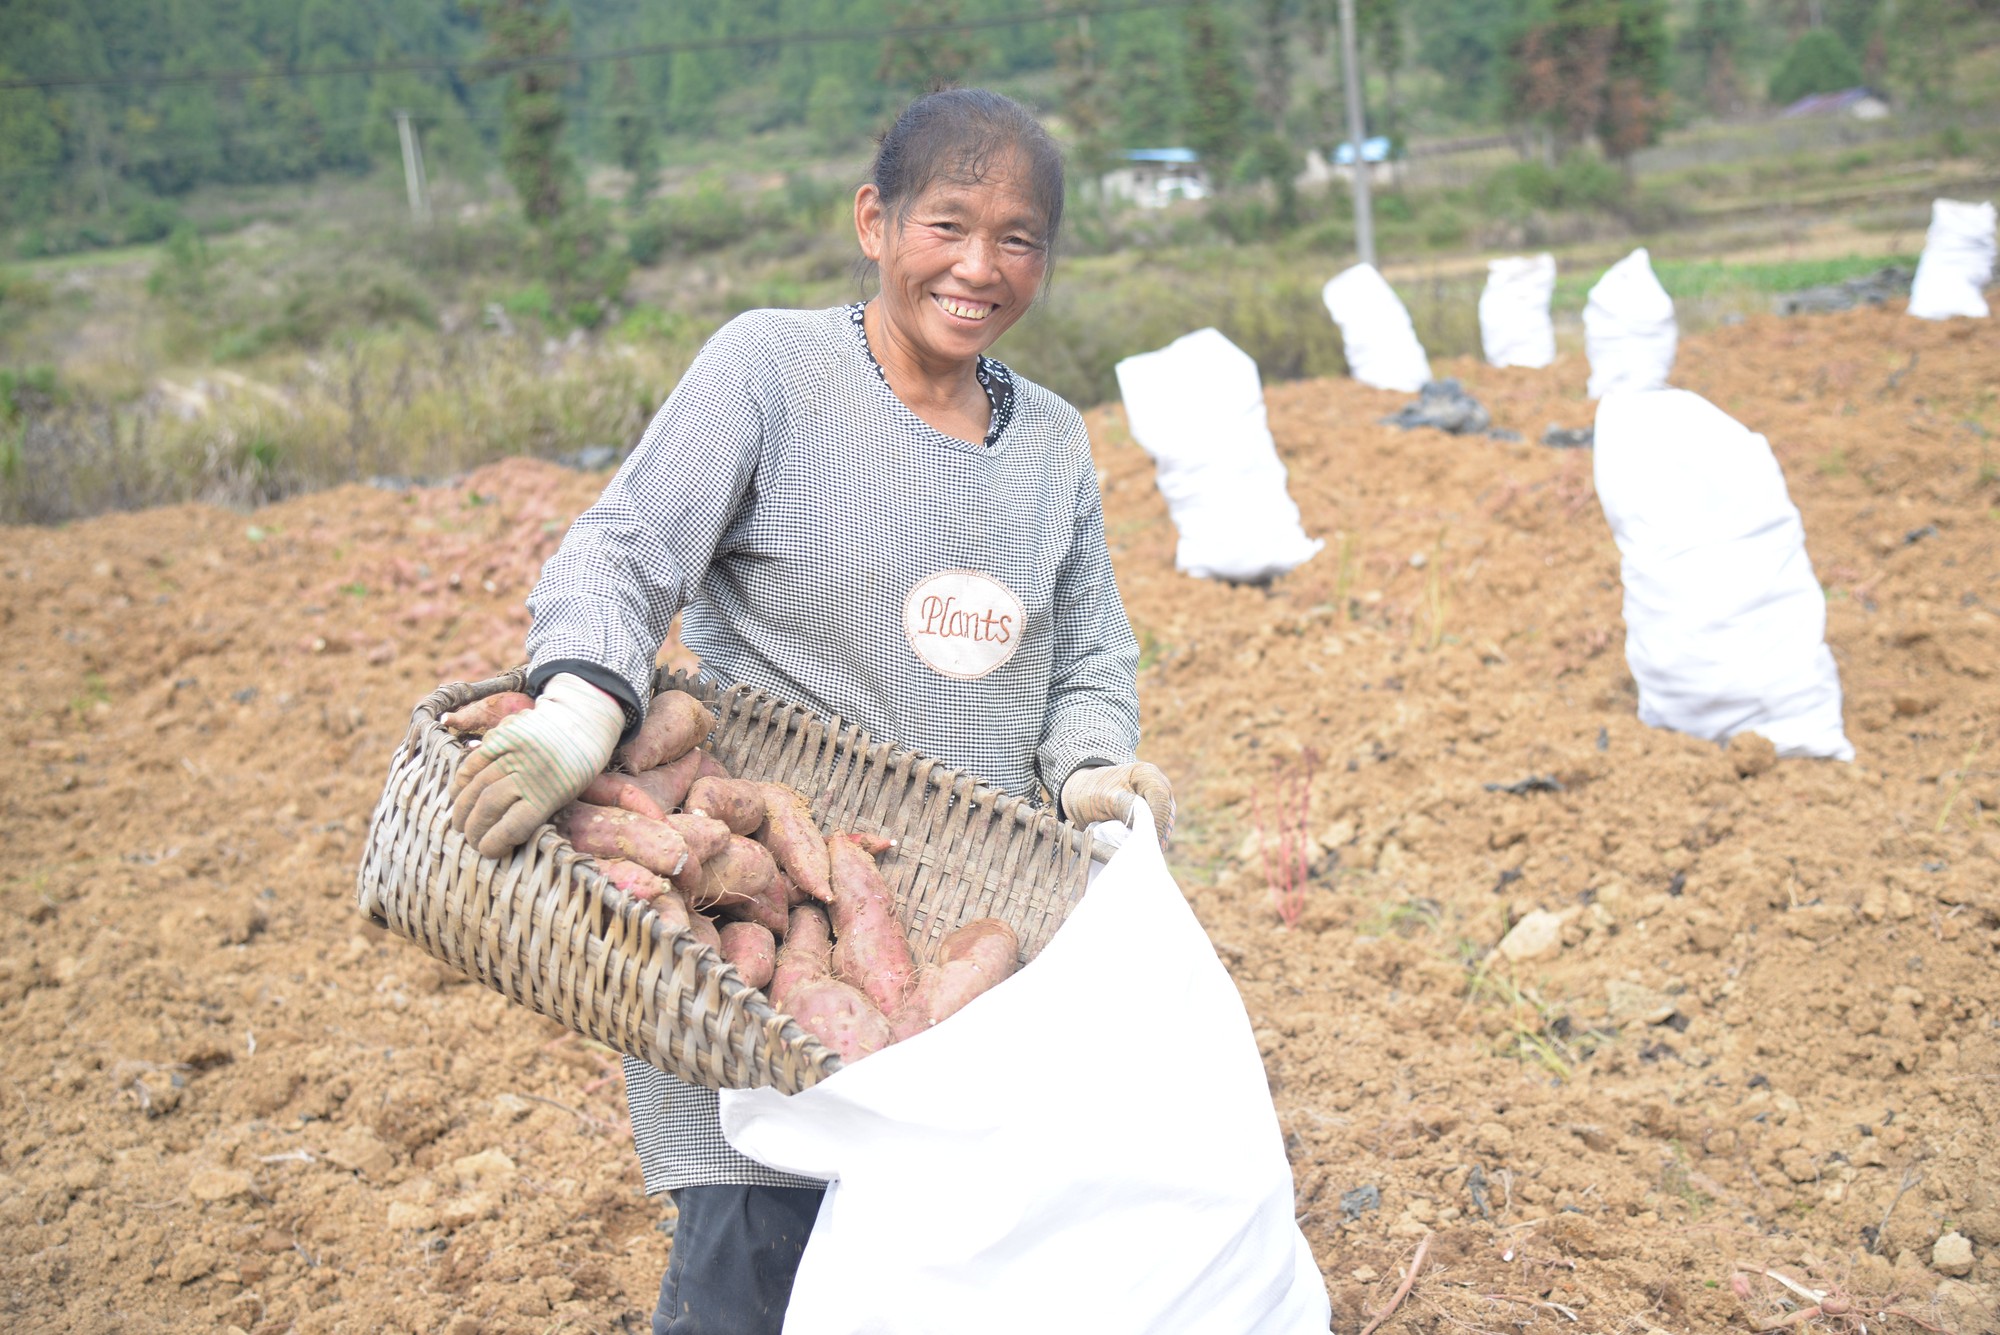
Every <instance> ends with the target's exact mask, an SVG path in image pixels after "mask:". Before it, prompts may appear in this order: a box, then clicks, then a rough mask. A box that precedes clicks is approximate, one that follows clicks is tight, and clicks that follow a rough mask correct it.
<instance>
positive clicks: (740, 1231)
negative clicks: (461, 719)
mask: <svg viewBox="0 0 2000 1335" xmlns="http://www.w3.org/2000/svg"><path fill="white" fill-rule="evenodd" d="M1062 204H1063V174H1062V158H1061V155H1060V152H1059V151H1058V149H1057V148H1056V146H1055V144H1054V142H1053V141H1052V140H1051V139H1050V138H1049V136H1048V134H1047V133H1046V132H1045V131H1044V130H1043V129H1042V127H1041V126H1040V125H1039V124H1037V123H1036V122H1035V120H1034V118H1033V117H1032V116H1030V115H1029V114H1028V113H1027V112H1026V111H1025V110H1023V109H1022V108H1021V107H1020V106H1019V105H1017V104H1016V103H1014V102H1012V101H1010V100H1008V99H1007V98H1004V97H1001V96H999V95H997V94H994V93H990V92H985V91H983V90H978V89H954V90H949V91H945V92H940V93H934V94H932V95H930V96H928V97H925V98H921V99H919V100H918V101H917V102H915V103H913V104H912V105H911V106H909V107H908V108H907V109H906V110H905V111H904V112H903V113H902V115H901V116H900V117H899V118H898V119H897V121H896V123H895V125H894V127H893V128H891V129H890V131H889V133H888V134H887V135H886V136H884V138H883V140H882V143H881V146H880V149H879V151H878V153H877V155H876V159H875V165H874V168H873V171H872V172H871V174H870V179H869V181H868V183H867V184H865V185H863V186H861V187H860V189H859V190H857V191H856V192H855V197H854V223H855V231H856V233H857V235H858V237H859V239H860V243H861V250H862V253H863V255H864V256H865V257H866V259H867V260H868V261H869V262H870V263H871V264H872V265H874V266H875V267H876V268H877V269H878V271H879V274H880V279H881V290H880V292H879V294H878V295H877V296H876V297H875V298H874V299H873V300H871V301H868V302H866V303H861V304H856V305H853V306H848V307H838V308H835V309H833V310H827V311H752V312H750V313H748V314H745V315H742V316H739V317H737V318H736V319H734V320H732V321H730V322H729V324H727V325H725V326H724V327H723V328H722V329H721V330H720V331H719V332H718V333H717V334H716V335H715V337H714V338H712V339H711V340H710V341H709V343H708V345H707V346H706V347H705V348H703V350H702V352H701V355H700V356H699V357H697V358H696V359H695V362H694V365H693V366H692V367H690V368H689V370H688V373H687V375H686V377H685V378H683V379H682V381H681V383H680V384H679V386H677V387H676V388H675V390H674V392H673V394H672V395H671V396H670V397H669V398H668V399H667V402H666V404H665V406H664V407H662V408H661V409H660V412H659V415H658V416H657V417H655V418H654V419H653V423H652V425H651V426H650V427H649V428H648V429H647V431H646V434H645V436H644V438H643V439H642V440H641V441H640V443H639V446H638V448H637V449H636V450H634V451H633V453H632V456H631V458H629V459H628V460H626V462H625V465H624V466H623V467H622V468H621V469H620V470H619V471H618V474H617V476H616V477H614V478H613V479H612V481H611V484H610V485H609V486H608V487H607V488H606V489H605V492H604V495H603V497H602V498H601V499H600V500H599V501H598V502H597V504H596V505H594V506H593V507H591V509H590V510H589V511H587V512H586V513H585V514H583V515H582V516H580V517H579V518H578V519H577V521H576V523H575V524H574V525H573V526H571V528H570V530H569V533H568V535H567V536H566V537H565V538H564V540H563V544H562V548H561V550H559V551H558V552H557V553H556V554H555V556H554V557H553V558H552V559H551V560H550V561H549V563H548V565H547V567H546V568H545V569H544V571H543V572H542V577H541V580H540V582H539V583H538V584H537V585H536V586H535V590H534V592H533V594H532V595H531V596H530V598H529V608H530V610H531V612H532V613H533V626H532V629H531V630H530V632H529V637H528V648H529V652H530V654H531V656H532V658H533V663H534V666H533V668H532V670H531V673H530V679H529V686H530V689H531V690H533V691H536V692H537V693H538V695H539V697H540V698H539V702H538V705H537V707H536V708H535V709H534V710H532V711H530V712H528V713H524V714H519V715H515V716H514V717H513V718H511V719H509V720H508V721H507V722H506V723H505V724H503V725H502V726H501V727H500V728H497V729H495V730H494V731H493V732H492V733H491V734H489V735H488V737H487V738H486V740H485V742H484V744H483V745H482V746H481V747H480V748H479V750H478V751H476V752H475V753H474V754H473V756H472V758H471V759H469V760H468V761H467V762H466V764H465V766H464V768H463V769H462V770H461V772H460V775H459V781H460V784H461V789H460V792H459V796H458V800H457V803H456V805H455V807H454V811H453V819H454V823H456V824H457V825H458V826H459V828H460V829H462V830H463V831H464V832H465V834H466V836H467V838H468V839H470V840H471V841H472V842H473V843H475V844H476V845H477V846H478V848H479V850H480V852H482V853H484V854H487V855H489V856H497V855H499V854H502V853H504V852H505V851H506V850H508V849H510V848H512V847H514V846H515V845H517V844H519V843H520V842H521V841H522V840H524V839H526V838H527V837H528V836H529V835H531V834H532V833H533V832H534V831H535V829H536V828H537V827H538V826H540V825H541V824H542V823H543V822H544V821H546V820H547V819H548V818H549V817H550V816H551V815H553V814H554V812H555V811H556V810H557V809H559V808H560V807H561V806H562V805H563V804H564V803H566V802H568V801H570V800H572V799H573V798H574V797H575V796H576V795H577V794H578V793H579V792H581V791H582V789H583V787H584V785H585V784H586V783H588V782H589V780H590V778H591V776H592V775H594V774H596V773H597V772H598V771H599V770H600V769H602V768H603V767H604V765H605V764H606V763H607V762H608V761H609V759H610V756H611V752H612V749H613V748H614V746H615V745H616V744H617V742H618V740H619V738H620V736H621V735H624V734H628V733H629V732H630V731H631V730H632V729H633V728H635V727H636V726H637V725H638V723H639V721H640V718H641V716H642V712H643V710H644V708H645V702H646V700H647V698H648V695H649V683H650V681H651V675H652V669H653V663H654V660H655V657H656V656H657V654H658V651H659V647H660V644H661V642H662V641H663V639H664V638H665V636H666V634H667V628H668V623H669V621H670V620H671V619H672V618H673V616H674V614H675V613H677V612H680V613H682V614H683V615H682V618H681V635H682V638H683V639H684V640H685V642H686V643H687V645H688V647H689V648H691V649H693V650H694V651H695V652H696V653H697V654H699V655H700V656H701V660H702V665H703V671H704V673H706V674H708V675H710V676H712V677H713V678H714V679H716V680H717V681H719V682H721V683H724V684H732V683H738V682H747V683H750V684H752V685H755V686H759V687H763V688H765V689H768V690H770V691H772V692H775V693H776V694H777V695H779V696H781V697H783V698H785V699H788V700H794V701H798V702H800V703H802V704H804V705H807V706H808V707H810V708H812V709H813V710H815V711H817V712H819V713H820V714H822V715H827V716H831V715H834V714H838V715H840V716H841V717H842V718H843V719H845V720H848V721H850V722H853V723H856V724H858V725H860V726H861V727H864V728H866V729H867V730H868V731H869V732H870V733H871V734H872V735H874V736H875V737H877V738H883V739H893V740H895V741H897V742H899V743H901V744H903V745H905V746H908V747H911V748H913V749H915V750H918V751H922V752H924V753H926V754H928V755H932V756H936V757H938V758H940V759H941V760H943V761H945V762H946V763H948V764H951V765H954V766H957V767H959V768H961V769H964V770H967V771H969V772H971V773H974V774H977V775H979V776H980V777H981V778H983V779H985V780H986V781H988V782H990V783H992V784H994V785H995V786H997V787H1000V788H1003V789H1005V790H1007V791H1009V792H1013V793H1019V794H1028V795H1032V794H1036V793H1038V792H1046V793H1048V794H1050V795H1053V796H1055V797H1056V798H1057V799H1058V803H1059V807H1060V809H1061V811H1062V812H1063V814H1064V815H1066V816H1068V817H1069V818H1070V819H1072V820H1079V821H1090V820H1105V819H1123V818H1126V817H1127V816H1129V814H1130V813H1131V811H1132V810H1133V806H1134V802H1135V800H1136V799H1138V798H1140V797H1143V798H1144V799H1145V800H1146V802H1147V803H1148V804H1149V805H1150V807H1151V808H1152V810H1153V812H1154V813H1155V819H1156V821H1157V822H1158V826H1159V831H1160V834H1161V837H1162V838H1163V839H1164V838H1165V836H1166V834H1167V833H1168V831H1169V830H1170V828H1171V824H1172V813H1173V795H1172V792H1171V790H1170V788H1169V787H1168V784H1167V780H1166V776H1165V775H1163V774H1161V773H1160V771H1159V770H1158V769H1157V768H1155V767H1154V766H1152V765H1149V764H1143V763H1139V762H1137V761H1136V760H1135V757H1134V750H1135V748H1136V746H1137V744H1138V737H1139V726H1138V719H1139V711H1138V697H1137V691H1136V687H1135V685H1134V677H1135V673H1136V668H1137V663H1138V650H1137V645H1136V643H1135V642H1134V640H1133V637H1132V628H1131V623H1130V622H1129V620H1128V619H1127V618H1126V615H1125V609H1124V605H1123V604H1122V603H1121V602H1120V600H1119V597H1118V590H1117V587H1116V585H1115V584H1114V583H1113V581H1112V573H1111V561H1110V556H1109V554H1108V552H1107V551H1106V549H1105V543H1104V515H1103V508H1102V503H1101V500H1100V497H1099V494H1098V488H1097V475H1096V471H1095V469H1094V467H1093V466H1092V464H1091V459H1090V445H1089V440H1088V438H1087V437H1086V435H1085V432H1084V427H1083V420H1082V418H1081V417H1080V416H1079V415H1078V414H1077V412H1076V410H1075V409H1074V408H1072V407H1071V406H1070V405H1069V404H1067V403H1064V402H1063V401H1062V400H1061V399H1059V398H1057V397H1056V396H1054V395H1053V394H1050V393H1049V392H1048V391H1046V390H1044V389H1042V388H1041V387H1040V386H1037V385H1034V384H1032V383H1030V382H1028V381H1026V380H1023V379H1021V378H1020V377H1018V376H1015V375H1014V374H1012V373H1011V372H1010V371H1008V369H1007V368H1006V367H1005V366H1003V365H1001V364H1000V363H999V362H997V361H994V360H993V359H991V358H989V357H987V356H986V355H985V354H986V351H987V349H988V348H990V347H992V346H993V344H994V342H995V341H996V340H997V339H998V338H999V337H1000V335H1001V334H1003V333H1005V332H1006V331H1007V330H1008V329H1009V328H1010V327H1011V326H1012V325H1013V324H1014V322H1015V321H1017V320H1019V319H1020V318H1021V316H1022V315H1023V314H1024V313H1026V311H1027V309H1028V306H1029V304H1030V303H1031V302H1032V301H1033V300H1034V298H1035V296H1036V295H1037V293H1038V292H1039V290H1040V288H1041V286H1042V282H1043V279H1044V278H1045V277H1046V275H1047V272H1048V264H1049V256H1050V254H1051V252H1052V250H1053V248H1054V245H1055V240H1056V234H1057V230H1058V228H1059V226H1060V224H1061V221H1062ZM626 1073H627V1094H628V1097H629V1098H630V1100H631V1105H632V1125H633V1133H634V1138H635V1140H636V1142H637V1145H638V1150H639V1157H640V1161H641V1164H642V1166H643V1168H644V1172H645V1179H646V1189H647V1191H648V1193H649V1194H651V1193H657V1192H660V1191H666V1192H669V1193H671V1194H672V1196H673V1197H674V1200H675V1204H676V1205H677V1206H678V1208H679V1211H680V1215H679V1222H678V1225H677V1227H676V1231H675V1235H674V1247H673V1256H672V1260H671V1263H670V1266H669V1268H668V1271H667V1275H666V1278H665V1280H664V1281H663V1283H662V1285H661V1290H660V1306H659V1309H658V1311H657V1312H656V1313H655V1314H654V1318H653V1328H654V1330H655V1331H656V1332H663V1333H664V1332H671V1333H672V1335H697V1333H698V1332H709V1331H718V1332H722V1331H726V1332H731V1333H732V1335H743V1333H744V1332H761V1331H770V1332H773V1335H775V1332H777V1331H778V1329H779V1328H780V1326H781V1325H782V1323H783V1320H784V1311H785V1304H786V1301H787V1300H788V1298H789V1296H790V1292H791V1286H792V1279H793V1276H794V1275H795V1273H796V1272H797V1268H798V1262H799V1256H800V1253H801V1251H802V1250H803V1248H804V1245H805V1239H806V1235H807V1234H808V1233H810V1232H811V1229H812V1224H813V1219H814V1216H815V1215H816V1213H817V1211H818V1208H819V1198H820V1195H821V1185H820V1184H819V1183H817V1182H814V1181H811V1180H808V1179H802V1178H795V1177H790V1176H788V1175H786V1174H782V1173H776V1172H773V1171H771V1170H770V1169H767V1168H765V1167H763V1166H762V1165H760V1164H757V1163H753V1162H752V1161H750V1160H749V1159H746V1158H744V1157H743V1156H742V1155H740V1154H738V1153H736V1152H735V1151H734V1150H733V1149H731V1148H730V1146H729V1145H728V1144H727V1142H725V1141H724V1140H723V1139H722V1136H721V1132H720V1130H719V1128H718V1127H717V1124H716V1096H715V1093H714V1091H712V1090H705V1089H699V1088H696V1087H694V1086H690V1085H687V1084H684V1083H683V1082H681V1081H679V1080H675V1079H673V1078H671V1077H667V1076H664V1075H661V1074H660V1073H659V1072H656V1071H654V1070H652V1069H651V1068H649V1067H646V1066H644V1065H641V1064H640V1063H637V1062H629V1061H628V1062H627V1064H626Z"/></svg>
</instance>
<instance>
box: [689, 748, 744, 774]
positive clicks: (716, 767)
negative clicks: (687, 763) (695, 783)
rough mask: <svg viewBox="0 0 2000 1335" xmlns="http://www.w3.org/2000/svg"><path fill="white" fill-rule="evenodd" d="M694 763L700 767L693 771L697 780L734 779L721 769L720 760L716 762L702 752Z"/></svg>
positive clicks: (706, 753)
mask: <svg viewBox="0 0 2000 1335" xmlns="http://www.w3.org/2000/svg"><path fill="white" fill-rule="evenodd" d="M696 763H697V764H698V765H699V766H700V768H699V769H697V770H696V771H695V777H696V778H697V779H728V778H734V777H735V776H734V775H732V774H730V772H729V771H728V770H726V769H724V768H723V767H722V762H721V761H720V760H717V759H716V758H715V757H714V756H712V755H710V754H709V753H708V752H706V751H703V752H702V753H701V755H700V758H699V759H698V760H697V761H696Z"/></svg>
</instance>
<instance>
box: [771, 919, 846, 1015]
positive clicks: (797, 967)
mask: <svg viewBox="0 0 2000 1335" xmlns="http://www.w3.org/2000/svg"><path fill="white" fill-rule="evenodd" d="M832 969H833V929H832V928H831V927H829V926H828V925H827V921H826V910H825V909H822V908H820V907H819V906H818V905H815V904H801V905H800V906H799V907H797V908H795V909H793V910H792V912H791V918H790V925H789V926H788V927H786V929H785V944H784V945H783V946H782V947H780V948H779V950H778V964H777V968H776V970H775V971H774V972H773V973H772V976H771V986H770V987H769V988H768V989H767V991H769V992H770V994H771V1004H772V1005H774V1006H776V1007H777V1008H778V1009H780V1010H783V1009H784V1008H785V1000H786V998H788V997H789V996H791V994H792V989H793V988H795V987H797V986H798V985H799V984H800V983H804V982H810V981H811V980H812V979H814V978H817V977H820V976H821V975H824V974H828V973H830V972H831V971H832Z"/></svg>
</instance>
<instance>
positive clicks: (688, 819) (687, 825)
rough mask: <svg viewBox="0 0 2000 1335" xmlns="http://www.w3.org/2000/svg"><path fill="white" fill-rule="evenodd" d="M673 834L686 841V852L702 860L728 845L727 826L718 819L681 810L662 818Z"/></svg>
mask: <svg viewBox="0 0 2000 1335" xmlns="http://www.w3.org/2000/svg"><path fill="white" fill-rule="evenodd" d="M664 819H665V820H666V823H667V824H668V825H670V826H672V827H673V831H674V833H675V834H678V835H679V836H680V837H681V838H682V839H684V840H686V841H687V846H688V852H690V853H692V854H694V855H695V856H696V857H698V858H700V859H701V860H702V861H704V862H706V861H707V860H708V859H710V858H712V857H714V856H715V855H716V854H718V853H720V852H721V851H722V850H723V849H725V848H727V847H729V827H728V826H727V825H724V824H723V823H722V822H721V821H719V820H712V819H710V818H709V817H707V816H699V815H696V814H694V813H693V812H688V811H681V812H676V813H674V814H673V815H671V816H667V817H665V818H664Z"/></svg>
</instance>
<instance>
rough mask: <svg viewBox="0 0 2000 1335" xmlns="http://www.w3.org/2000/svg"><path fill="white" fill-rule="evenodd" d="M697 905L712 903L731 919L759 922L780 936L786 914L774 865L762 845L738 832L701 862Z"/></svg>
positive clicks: (785, 924)
mask: <svg viewBox="0 0 2000 1335" xmlns="http://www.w3.org/2000/svg"><path fill="white" fill-rule="evenodd" d="M701 879H702V880H703V882H704V884H703V886H702V891H701V897H702V903H701V907H703V908H707V907H709V906H713V907H714V908H715V909H716V910H717V911H718V912H720V913H723V914H726V915H728V916H729V917H732V918H743V919H746V920H748V921H750V922H760V923H762V924H764V926H766V927H768V928H770V929H771V933H772V935H774V936H778V935H783V933H784V932H785V929H786V926H787V920H788V918H789V915H790V908H789V907H788V906H787V905H786V903H785V887H784V884H783V883H782V882H781V881H780V880H779V879H778V864H777V863H775V862H773V861H771V855H770V854H769V853H767V852H765V851H764V846H763V845H762V844H759V843H757V842H755V841H754V840H750V839H745V838H744V837H743V836H742V835H740V834H732V835H730V836H729V843H728V845H727V846H726V847H725V848H724V849H723V850H722V852H720V853H718V854H716V855H715V856H714V857H712V858H708V859H705V860H704V861H703V862H702V864H701Z"/></svg>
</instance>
